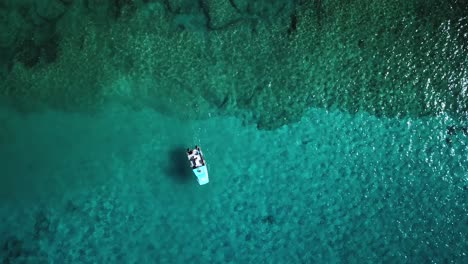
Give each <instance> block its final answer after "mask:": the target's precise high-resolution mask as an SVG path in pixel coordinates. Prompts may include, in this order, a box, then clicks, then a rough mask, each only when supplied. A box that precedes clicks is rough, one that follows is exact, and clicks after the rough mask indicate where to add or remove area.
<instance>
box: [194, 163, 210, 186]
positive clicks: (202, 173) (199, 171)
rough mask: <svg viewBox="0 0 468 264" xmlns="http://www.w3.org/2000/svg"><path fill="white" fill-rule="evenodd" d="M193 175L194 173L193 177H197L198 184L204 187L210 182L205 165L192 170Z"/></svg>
mask: <svg viewBox="0 0 468 264" xmlns="http://www.w3.org/2000/svg"><path fill="white" fill-rule="evenodd" d="M193 173H195V176H197V181H198V184H200V185H204V184H207V183H208V182H210V179H209V178H208V169H207V168H206V165H205V166H201V167H198V168H195V169H193Z"/></svg>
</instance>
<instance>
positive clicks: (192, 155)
mask: <svg viewBox="0 0 468 264" xmlns="http://www.w3.org/2000/svg"><path fill="white" fill-rule="evenodd" d="M187 155H188V159H189V161H190V163H191V165H192V169H195V168H198V167H201V166H204V165H205V160H204V159H203V158H202V156H201V152H200V148H199V147H198V146H195V149H192V150H190V149H187Z"/></svg>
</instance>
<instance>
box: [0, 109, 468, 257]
mask: <svg viewBox="0 0 468 264" xmlns="http://www.w3.org/2000/svg"><path fill="white" fill-rule="evenodd" d="M452 124H453V121H452V120H450V119H449V118H447V117H444V116H440V117H437V118H425V119H400V120H397V119H385V118H380V119H379V118H376V117H373V116H370V115H367V114H357V115H355V116H351V115H349V114H346V113H342V112H338V111H336V112H328V111H325V110H320V109H311V110H309V111H308V112H307V113H306V114H305V115H304V117H303V118H302V120H301V121H300V122H299V123H297V124H292V125H288V126H283V127H281V128H280V129H278V130H274V131H258V130H257V129H256V127H255V126H244V125H242V122H241V121H240V120H238V119H236V118H229V117H213V118H208V119H206V120H204V121H196V122H192V123H187V122H181V121H177V120H174V119H171V118H168V117H164V116H162V115H159V114H157V113H155V112H153V111H152V110H143V111H138V112H136V111H133V110H129V109H126V108H123V107H121V106H109V107H107V108H106V110H105V111H104V112H101V113H97V114H95V115H93V116H90V115H82V114H69V113H60V112H44V113H36V114H31V115H27V116H19V115H17V114H16V113H13V112H8V111H7V110H5V109H4V110H2V126H3V127H4V128H6V129H3V130H2V131H3V132H2V133H4V134H3V135H2V148H1V150H0V156H1V158H2V164H3V165H2V184H1V188H0V195H1V196H2V199H1V203H0V214H1V216H2V227H1V229H0V238H1V242H2V243H3V247H2V250H1V257H2V258H3V259H4V261H7V262H8V261H11V262H13V263H15V262H23V261H26V262H29V263H38V262H49V263H50V262H53V263H55V262H63V261H65V262H73V263H88V262H99V263H104V262H123V263H129V262H140V263H141V262H154V261H158V262H162V263H181V262H187V261H190V262H199V263H205V262H215V263H221V262H228V261H231V262H234V263H244V262H262V263H264V262H274V263H277V262H279V263H283V262H284V263H286V262H289V263H291V262H292V263H297V262H312V263H362V262H369V263H375V262H410V263H426V262H430V261H434V262H436V263H441V262H448V263H451V262H453V263H464V262H466V260H467V256H466V254H467V252H466V248H467V240H466V231H467V230H466V220H467V211H466V210H467V206H466V201H467V199H466V198H467V197H466V196H467V187H466V186H467V180H468V179H467V175H466V171H467V168H466V167H467V150H468V149H467V145H466V144H467V140H466V139H467V136H466V135H464V134H463V133H462V132H460V131H461V130H460V131H457V132H458V133H457V134H456V135H452V136H451V139H452V143H451V145H448V144H447V142H446V138H447V125H452ZM5 131H9V134H5V133H6V132H5ZM194 143H196V144H200V145H201V146H202V147H203V148H204V152H205V155H206V158H207V160H208V164H209V171H210V177H211V182H210V184H208V185H206V186H203V187H201V186H198V185H197V183H196V181H195V179H194V178H193V177H192V174H191V172H190V170H189V169H188V167H186V165H187V164H186V160H185V159H186V158H185V156H184V149H185V147H186V146H190V145H193V144H194Z"/></svg>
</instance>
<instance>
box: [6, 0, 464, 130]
mask: <svg viewBox="0 0 468 264" xmlns="http://www.w3.org/2000/svg"><path fill="white" fill-rule="evenodd" d="M435 5H437V6H438V8H437V9H434V8H433V6H435ZM466 13H467V7H466V6H464V5H462V4H460V3H459V2H456V1H449V2H447V3H445V2H440V1H436V0H434V1H416V0H415V1H409V2H408V1H393V2H388V3H387V2H386V3H378V4H377V3H371V4H369V3H368V2H367V1H363V0H355V1H351V2H350V3H346V4H343V3H341V2H339V1H331V2H330V1H327V2H323V1H299V0H297V1H275V2H274V3H273V2H271V1H245V0H244V1H241V0H232V1H220V0H203V1H189V0H185V1H184V0H179V1H167V0H165V1H148V0H146V1H143V0H141V1H139V0H135V1H130V0H116V1H101V0H82V1H68V0H67V1H65V0H62V1H59V0H48V1H41V2H40V3H39V2H37V1H29V0H23V1H4V3H3V4H2V5H0V16H1V18H2V19H1V21H0V54H2V56H1V59H0V66H1V67H0V75H1V76H3V77H2V80H0V83H1V87H2V88H1V89H0V95H2V96H3V97H7V98H10V99H12V100H13V102H15V105H16V106H17V107H18V108H19V109H21V110H22V111H25V112H27V111H38V110H41V109H44V107H53V108H56V109H60V110H65V111H95V110H96V109H99V108H100V107H102V106H103V104H104V103H105V102H108V101H119V102H122V103H125V104H129V105H132V106H133V107H135V108H140V107H152V108H154V109H156V110H157V111H160V112H163V113H166V114H169V115H175V116H178V117H180V118H206V117H207V116H208V114H210V115H211V114H216V113H227V114H232V115H241V116H251V117H252V118H251V119H249V121H250V122H255V123H257V125H258V127H259V128H262V129H273V128H277V127H279V126H281V125H283V124H286V123H290V122H294V121H297V120H299V118H300V117H301V115H302V113H303V111H304V110H306V109H308V108H310V107H322V108H327V109H334V108H337V109H341V110H343V111H347V112H351V113H355V112H358V111H366V112H369V113H371V114H374V115H377V116H392V117H402V116H414V117H420V116H427V115H437V114H440V113H442V112H448V113H450V114H453V115H455V116H463V115H466V113H467V112H468V100H467V99H466V98H467V94H466V88H464V87H466V80H467V78H468V73H467V72H466V69H464V68H463V67H461V65H464V64H466V63H468V58H467V57H466V56H465V55H464V54H466V51H467V50H466V49H467V47H466V44H465V43H466V41H467V39H466V38H467V37H466V36H467V35H468V34H467V30H468V27H466V24H467V23H468V21H467V19H466V17H464V14H466ZM31 36H32V37H31ZM187 109H190V111H187Z"/></svg>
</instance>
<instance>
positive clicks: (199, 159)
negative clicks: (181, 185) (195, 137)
mask: <svg viewBox="0 0 468 264" xmlns="http://www.w3.org/2000/svg"><path fill="white" fill-rule="evenodd" d="M187 158H188V160H189V161H190V166H191V167H192V171H193V173H194V174H195V176H197V181H198V184H200V185H204V184H207V183H208V182H210V179H209V178H208V168H207V167H206V161H205V157H204V156H203V152H202V151H201V149H200V148H199V147H198V146H195V148H194V149H192V150H190V149H187Z"/></svg>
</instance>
